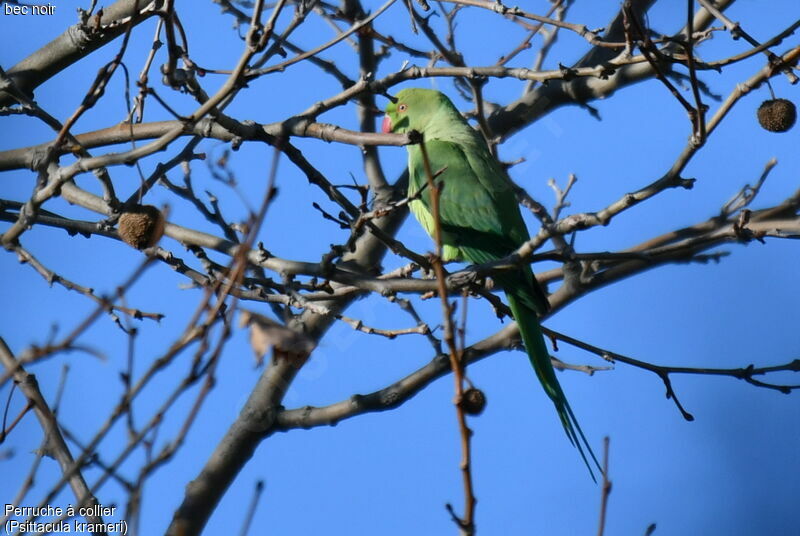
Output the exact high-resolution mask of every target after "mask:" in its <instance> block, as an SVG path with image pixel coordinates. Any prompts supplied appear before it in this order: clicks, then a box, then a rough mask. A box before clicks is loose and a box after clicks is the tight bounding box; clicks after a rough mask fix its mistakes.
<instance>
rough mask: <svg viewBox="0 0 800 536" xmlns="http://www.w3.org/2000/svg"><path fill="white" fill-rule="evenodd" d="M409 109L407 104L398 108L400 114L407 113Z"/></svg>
mask: <svg viewBox="0 0 800 536" xmlns="http://www.w3.org/2000/svg"><path fill="white" fill-rule="evenodd" d="M407 108H408V106H406V105H405V104H401V105H400V106H398V107H397V111H398V112H405V111H406V109H407Z"/></svg>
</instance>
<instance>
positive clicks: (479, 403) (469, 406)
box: [461, 387, 486, 415]
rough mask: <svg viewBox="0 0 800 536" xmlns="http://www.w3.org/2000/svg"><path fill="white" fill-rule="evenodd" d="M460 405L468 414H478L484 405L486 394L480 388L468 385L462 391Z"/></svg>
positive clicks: (481, 411)
mask: <svg viewBox="0 0 800 536" xmlns="http://www.w3.org/2000/svg"><path fill="white" fill-rule="evenodd" d="M461 407H462V408H464V412H465V413H466V414H468V415H480V414H481V413H483V409H484V408H485V407H486V395H485V394H483V391H481V390H480V389H476V388H475V387H470V388H469V389H467V390H466V391H464V395H463V398H462V399H461Z"/></svg>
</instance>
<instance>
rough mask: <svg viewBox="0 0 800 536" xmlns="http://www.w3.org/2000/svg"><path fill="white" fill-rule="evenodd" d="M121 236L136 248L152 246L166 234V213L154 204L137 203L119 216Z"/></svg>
mask: <svg viewBox="0 0 800 536" xmlns="http://www.w3.org/2000/svg"><path fill="white" fill-rule="evenodd" d="M118 227H119V236H120V238H122V240H123V241H124V242H125V243H126V244H129V245H131V246H133V247H135V248H136V249H145V248H149V247H152V246H154V245H156V243H158V241H159V240H161V237H162V235H163V234H164V215H163V214H161V211H160V210H158V209H157V208H156V207H154V206H153V205H137V206H134V207H131V208H128V209H126V210H125V212H123V213H122V216H120V217H119V225H118Z"/></svg>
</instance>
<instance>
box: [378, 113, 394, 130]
mask: <svg viewBox="0 0 800 536" xmlns="http://www.w3.org/2000/svg"><path fill="white" fill-rule="evenodd" d="M391 131H392V120H391V119H389V116H388V115H384V116H383V124H381V132H383V133H384V134H389V133H390V132H391Z"/></svg>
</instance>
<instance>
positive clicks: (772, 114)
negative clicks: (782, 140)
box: [758, 99, 797, 132]
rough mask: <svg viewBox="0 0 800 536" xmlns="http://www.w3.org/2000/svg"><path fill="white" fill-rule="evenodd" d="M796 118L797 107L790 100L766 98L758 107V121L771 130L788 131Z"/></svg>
mask: <svg viewBox="0 0 800 536" xmlns="http://www.w3.org/2000/svg"><path fill="white" fill-rule="evenodd" d="M796 119H797V109H796V108H795V106H794V103H793V102H792V101H790V100H786V99H770V100H765V101H764V102H762V103H761V106H759V107H758V122H759V123H760V124H761V126H762V127H764V128H765V129H766V130H769V131H770V132H786V131H787V130H789V129H790V128H792V125H794V122H795V120H796Z"/></svg>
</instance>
